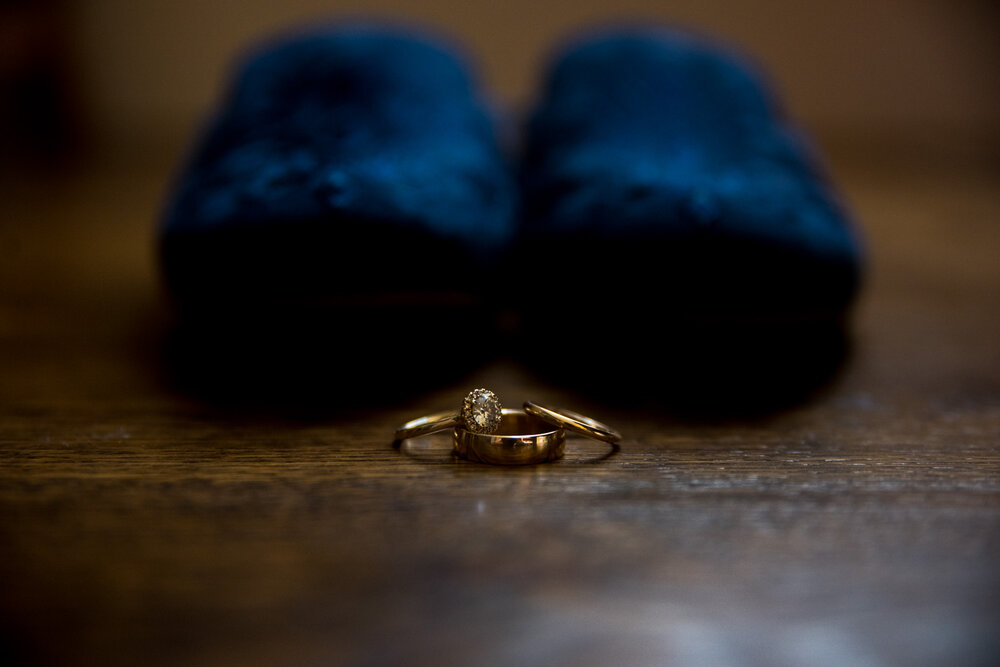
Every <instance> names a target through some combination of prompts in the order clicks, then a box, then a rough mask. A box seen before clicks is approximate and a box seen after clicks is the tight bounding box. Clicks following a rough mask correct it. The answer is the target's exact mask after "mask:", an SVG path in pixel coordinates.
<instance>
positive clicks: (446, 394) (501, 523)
mask: <svg viewBox="0 0 1000 667" xmlns="http://www.w3.org/2000/svg"><path fill="white" fill-rule="evenodd" d="M167 170H168V168H167V167H166V165H165V161H163V162H162V163H161V162H160V161H156V162H150V163H146V162H136V163H130V162H126V163H119V164H104V165H103V166H102V165H100V164H96V163H95V164H87V165H84V166H83V167H81V168H77V169H71V170H69V171H68V172H66V173H60V174H57V175H55V176H51V175H50V176H48V177H45V178H41V177H30V176H23V175H20V176H17V177H13V176H9V175H8V176H5V177H4V180H3V182H2V188H0V201H2V203H0V213H2V218H0V248H2V249H3V251H2V252H3V260H2V261H0V651H2V652H4V653H6V654H7V655H6V656H0V657H7V658H14V659H16V660H21V661H24V662H28V663H55V664H101V665H103V664H129V665H134V664H186V665H228V664H233V665H242V664H269V665H270V664H324V665H325V664H351V665H385V664H406V665H425V664H426V665H451V664H454V665H497V664H499V665H535V664H548V665H666V664H690V665H729V664H746V665H852V666H854V665H907V666H915V665H916V666H919V665H988V664H997V662H998V661H1000V631H998V628H1000V188H998V184H1000V178H998V177H997V173H996V172H995V171H991V170H990V169H987V168H986V167H984V166H982V165H979V164H974V163H971V162H965V161H962V160H958V161H937V160H933V159H923V160H918V161H916V163H908V162H907V161H906V160H902V159H900V160H898V161H896V162H894V161H892V160H887V161H883V162H882V163H881V164H880V165H879V166H875V165H873V164H872V163H870V162H867V161H860V160H857V159H847V158H842V159H839V160H837V161H836V162H835V171H836V175H837V178H838V181H839V182H840V184H841V186H842V187H843V190H844V192H845V193H846V195H847V198H848V200H849V202H850V204H851V205H852V206H853V208H854V210H855V211H856V212H857V214H858V216H859V218H861V219H862V220H863V222H864V226H865V230H866V232H867V235H868V239H869V245H870V253H871V266H872V269H871V272H870V275H869V280H868V284H867V286H866V290H865V292H864V294H863V297H862V299H861V300H860V302H859V304H858V308H857V310H856V312H855V318H854V322H853V325H852V328H851V331H852V335H851V339H852V345H851V348H850V353H849V354H848V355H847V356H846V358H845V360H844V362H843V367H842V368H841V369H840V371H839V373H837V375H836V376H835V377H834V378H833V379H832V380H831V382H830V383H829V385H828V386H826V387H823V388H821V389H818V390H817V391H815V392H813V393H812V394H810V395H809V396H808V397H807V398H806V399H804V400H802V401H799V402H794V403H788V404H785V405H781V406H778V407H777V409H774V410H771V411H767V412H758V413H756V414H749V415H741V416H739V417H732V416H729V417H727V418H722V417H718V418H710V417H707V416H705V415H704V414H701V415H691V414H685V413H684V412H683V411H679V410H677V409H674V406H672V405H670V404H668V401H667V400H666V399H661V400H659V401H658V400H657V399H656V398H655V397H654V398H650V397H648V396H643V397H634V399H635V400H634V401H633V400H632V399H633V397H632V396H630V395H629V390H630V382H631V381H630V377H631V374H632V373H641V372H643V370H644V369H631V370H629V369H622V376H621V383H620V386H618V387H616V388H615V392H616V394H617V395H618V398H619V400H616V401H607V400H605V399H603V398H600V397H598V396H597V395H595V394H593V393H589V392H587V391H584V390H580V389H579V387H576V386H574V385H571V384H570V383H560V381H559V379H558V377H554V376H551V375H541V374H538V373H537V372H536V369H534V368H533V367H531V366H530V365H529V364H525V363H519V362H516V361H512V360H510V359H505V358H500V359H497V360H494V361H490V362H489V363H487V364H485V365H484V366H483V367H481V368H477V369H473V370H472V371H471V374H469V375H466V376H458V377H454V378H451V379H448V380H445V381H439V382H434V383H432V382H430V381H428V386H427V387H425V388H423V389H421V388H420V383H419V382H415V383H414V382H411V383H409V384H408V385H406V386H405V388H397V387H388V386H387V388H386V395H385V397H384V398H383V399H381V400H380V399H379V397H378V395H377V392H376V393H375V394H373V393H372V392H370V391H369V392H368V393H366V394H363V396H364V398H363V400H358V401H354V402H345V403H344V404H343V405H342V406H341V405H338V406H326V408H327V409H317V408H316V405H311V406H309V407H303V409H301V410H295V409H291V410H290V409H288V408H289V406H288V405H287V404H285V405H282V406H280V407H279V406H278V405H277V404H274V403H272V401H271V399H272V398H273V397H274V396H276V395H283V394H285V392H284V389H285V387H280V386H279V387H273V386H272V387H270V390H271V391H270V393H268V392H264V393H263V394H260V393H258V394H255V393H254V390H253V389H250V390H247V388H246V387H241V388H238V387H232V391H233V393H234V395H233V397H232V400H227V397H226V396H224V395H220V394H224V391H222V392H220V391H216V392H214V393H213V392H204V393H199V392H197V391H191V390H190V388H191V386H192V384H191V383H190V382H189V383H187V384H185V383H184V382H178V381H177V380H176V378H173V377H172V375H171V372H170V371H171V369H170V367H171V365H172V363H173V362H172V360H173V359H175V356H176V355H177V354H178V353H177V351H176V350H175V351H174V352H173V353H170V352H168V350H169V348H170V338H171V334H170V327H169V320H168V317H167V315H166V313H165V309H164V308H163V304H162V301H161V299H160V296H159V294H158V291H157V283H156V276H155V270H154V262H153V253H152V246H151V233H152V232H151V230H152V224H153V222H152V221H153V218H154V217H155V212H156V210H157V208H158V207H159V205H160V201H161V199H162V197H163V195H164V188H165V180H166V174H167ZM565 326H566V328H567V332H572V330H573V328H575V327H585V326H589V325H588V323H581V322H573V321H568V322H566V324H565ZM406 335H407V333H406V331H405V328H403V329H401V331H400V332H399V336H406ZM371 353H372V351H370V350H369V351H365V350H360V351H357V352H356V354H359V355H364V354H371ZM171 354H173V355H175V356H171ZM180 354H184V350H183V348H182V349H181V351H180ZM261 354H262V355H264V354H267V352H266V351H261ZM429 361H432V360H415V369H414V372H416V371H417V370H419V364H420V363H423V362H429ZM255 363H256V358H255V356H254V355H253V354H249V355H247V358H246V359H245V368H244V371H247V369H250V370H249V372H248V375H252V373H253V371H252V369H253V368H254V367H255V366H254V365H255ZM302 372H303V373H308V372H309V369H302ZM294 377H295V372H292V373H290V374H289V375H288V376H286V378H285V379H284V380H283V381H284V382H288V383H289V385H288V386H287V390H288V392H287V394H286V395H288V396H295V395H298V393H300V392H298V391H297V390H298V389H300V388H299V387H296V386H295V379H294ZM418 377H419V376H418ZM289 378H291V379H289ZM314 379H315V378H314ZM647 379H648V378H647ZM345 381H346V380H345V379H343V378H339V377H336V374H335V372H333V373H332V374H331V376H330V378H329V382H330V383H331V384H338V383H342V382H345ZM384 381H385V382H387V383H388V384H392V383H391V377H386V378H384ZM726 381H727V378H725V377H720V378H719V382H720V383H725V382H726ZM195 384H197V383H195ZM474 386H488V387H491V388H494V389H495V390H496V391H497V392H498V393H499V394H500V395H501V396H502V397H504V398H505V399H506V400H507V402H508V403H510V404H516V403H518V402H519V401H521V400H524V399H526V398H531V399H534V400H538V401H542V402H551V403H555V404H557V405H565V406H566V407H570V408H574V409H577V410H579V411H583V412H588V413H591V414H592V415H593V416H595V417H598V418H601V419H604V420H606V421H608V422H610V423H611V424H612V425H614V426H616V427H617V428H618V429H619V430H621V431H622V432H623V433H624V434H625V440H624V442H623V443H622V446H621V451H620V452H618V453H617V454H615V455H612V456H606V453H607V452H606V450H605V449H604V448H603V447H602V446H600V445H598V444H597V443H594V444H590V443H589V441H581V440H572V441H570V442H569V444H568V447H567V450H568V453H567V457H566V459H565V460H563V461H560V462H556V463H552V464H547V465H540V466H536V467H529V468H520V469H508V468H496V467H489V466H482V465H476V464H471V463H468V462H464V461H456V460H452V458H451V457H450V454H449V443H448V440H447V438H444V437H437V436H435V437H428V438H425V439H421V440H416V441H411V442H409V443H408V444H407V445H406V446H405V447H403V448H402V450H400V451H397V450H394V449H393V448H392V447H391V444H390V439H391V434H392V431H393V429H394V428H395V427H396V426H397V425H398V424H399V423H401V422H403V421H405V420H407V419H409V418H412V417H415V416H418V415H421V414H424V413H427V412H431V411H438V410H442V409H447V408H450V407H452V406H454V405H455V404H456V403H457V402H458V401H459V400H460V398H461V397H462V396H463V395H464V393H465V392H466V391H467V390H468V389H470V388H472V387H474ZM392 389H395V391H392ZM307 402H308V401H307ZM292 403H294V401H292ZM292 407H293V408H294V405H293V406H292ZM709 412H711V411H709ZM5 662H7V661H5Z"/></svg>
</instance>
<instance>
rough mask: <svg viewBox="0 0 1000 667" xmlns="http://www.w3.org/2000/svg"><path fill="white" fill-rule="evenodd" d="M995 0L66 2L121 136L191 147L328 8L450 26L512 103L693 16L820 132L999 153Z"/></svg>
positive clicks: (89, 113) (86, 71) (83, 55)
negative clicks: (265, 62)
mask: <svg viewBox="0 0 1000 667" xmlns="http://www.w3.org/2000/svg"><path fill="white" fill-rule="evenodd" d="M993 4H994V3H990V2H987V1H986V0H981V1H977V0H877V1H864V0H842V1H840V2H816V1H807V2H802V1H799V0H764V1H758V2H753V1H744V0H739V1H736V2H724V1H721V0H701V1H699V0H673V1H665V2H651V1H649V0H645V1H643V0H618V1H617V2H614V3H612V2H607V1H604V2H601V1H598V0H576V1H570V0H554V1H550V2H530V1H526V0H508V1H506V2H500V1H496V0H492V1H491V0H465V1H463V2H449V1H448V0H417V1H414V2H405V1H402V0H371V1H369V2H363V3H362V2H344V1H339V2H338V1H336V0H328V1H325V2H324V1H320V0H283V1H281V2H277V1H275V0H211V1H204V0H171V1H169V2H168V1H161V2H153V1H137V0H75V1H71V2H69V3H67V4H65V5H64V7H63V9H65V11H66V26H67V34H68V39H69V43H70V46H69V48H70V50H71V52H72V54H73V63H74V65H73V68H74V70H75V78H76V81H77V87H78V89H79V95H78V97H79V99H80V102H81V106H82V108H83V111H84V117H85V118H86V119H87V126H88V127H89V128H91V129H92V130H94V131H95V132H96V136H99V137H100V138H101V140H102V141H106V142H111V143H113V144H115V145H119V146H122V145H125V146H128V145H132V146H136V145H139V144H142V143H145V142H148V141H149V140H151V139H153V138H157V139H159V140H163V141H166V142H169V144H170V145H175V144H178V143H186V142H187V140H188V138H189V136H190V134H191V132H193V131H194V130H195V129H196V128H197V126H198V123H199V122H200V120H201V119H202V118H204V116H205V115H206V114H207V113H208V111H209V110H210V109H211V108H212V106H213V105H214V104H215V103H216V101H217V100H218V96H219V93H220V90H221V87H222V85H223V83H224V82H225V80H226V75H227V73H228V71H229V67H230V66H231V64H232V62H233V60H234V58H235V57H236V56H237V55H238V54H239V53H240V52H241V51H242V50H243V49H244V48H245V47H246V45H247V44H248V43H252V42H253V41H255V40H258V39H260V38H262V37H265V36H267V35H268V34H270V33H273V32H274V31H276V30H281V29H284V28H288V27H290V26H295V25H297V24H302V23H308V22H313V21H319V20H323V19H326V18H330V17H337V16H389V17H394V18H396V19H403V20H415V21H418V22H421V23H424V24H428V25H430V26H434V27H437V28H439V29H442V30H444V31H446V32H449V33H451V34H453V35H454V36H455V37H457V38H458V40H459V41H460V42H462V43H464V44H465V45H466V47H467V49H468V50H469V51H470V52H472V53H473V54H475V55H476V56H477V58H478V65H479V67H480V71H481V73H482V76H483V78H484V80H485V82H486V84H487V85H488V86H489V89H490V90H491V91H492V92H493V93H494V94H495V95H496V96H498V97H499V98H500V99H501V100H503V101H505V102H506V103H509V104H511V105H514V107H515V108H524V106H525V105H526V104H527V102H528V101H529V100H530V98H531V95H532V91H533V90H534V88H535V86H536V84H537V80H538V76H539V73H540V71H541V67H542V65H543V63H544V62H545V60H546V57H547V55H548V53H549V52H550V50H551V49H552V47H553V45H554V44H556V43H558V41H559V40H561V39H563V38H564V37H565V36H566V35H568V34H571V33H572V32H573V31H574V30H578V29H580V28H581V27H585V26H590V25H593V24H595V23H600V22H604V21H608V20H615V19H625V18H631V19H639V20H641V21H650V22H672V23H677V24H681V25H686V26H690V27H693V28H695V29H698V30H700V31H703V32H708V33H711V34H715V35H717V36H719V37H722V38H724V39H726V40H728V41H729V42H731V43H733V44H735V45H737V46H738V47H740V48H742V49H743V50H744V51H746V52H748V53H750V54H752V55H753V56H754V57H755V58H756V59H757V60H758V61H759V62H761V63H762V64H763V65H764V66H765V67H766V68H767V69H768V70H769V71H770V73H771V75H772V77H773V79H774V80H775V81H776V82H777V84H778V86H779V87H780V89H781V91H782V94H783V97H784V100H785V103H786V105H787V107H788V108H789V110H790V111H791V113H792V114H793V115H794V116H795V117H796V118H797V119H798V120H799V121H800V122H801V123H803V124H804V125H806V126H807V127H808V128H809V129H811V130H813V131H814V132H817V133H818V134H819V135H820V136H821V137H826V138H829V137H835V138H837V139H838V140H842V139H843V138H844V137H846V138H847V141H848V143H853V144H856V146H855V147H856V148H858V149H864V148H865V147H866V144H867V143H868V142H875V143H878V142H882V143H885V141H884V140H885V138H886V137H890V138H902V139H904V140H905V141H907V142H911V143H912V142H914V141H915V142H917V143H920V142H922V141H929V142H931V143H938V144H941V143H943V144H946V145H948V146H951V147H958V148H960V149H963V150H964V149H968V150H973V151H983V150H989V151H993V150H994V149H995V143H994V135H995V127H997V126H998V119H1000V85H998V80H997V67H996V66H997V64H998V63H1000V46H998V43H1000V40H998V39H997V27H998V24H997V21H996V20H995V19H996V17H997V15H998V11H997V10H996V9H995V8H994V6H993ZM876 137H877V138H878V141H876ZM890 143H891V142H890ZM873 145H874V144H873Z"/></svg>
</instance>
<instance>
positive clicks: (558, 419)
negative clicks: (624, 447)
mask: <svg viewBox="0 0 1000 667" xmlns="http://www.w3.org/2000/svg"><path fill="white" fill-rule="evenodd" d="M524 411H525V412H526V413H528V414H529V415H533V416H535V417H538V418H539V419H541V420H542V421H544V422H547V423H549V424H552V425H553V426H558V427H559V428H564V429H566V430H567V431H573V432H574V433H579V434H580V435H585V436H587V437H588V438H594V439H595V440H602V441H604V442H606V443H608V444H610V445H615V444H617V443H618V441H619V440H621V439H622V436H621V433H619V432H618V431H616V430H614V429H613V428H611V427H610V426H608V425H607V424H604V423H601V422H599V421H597V420H596V419H591V418H590V417H585V416H583V415H581V414H579V413H577V412H573V411H572V410H563V409H561V408H550V407H546V406H544V405H539V404H538V403H532V402H531V401H525V402H524Z"/></svg>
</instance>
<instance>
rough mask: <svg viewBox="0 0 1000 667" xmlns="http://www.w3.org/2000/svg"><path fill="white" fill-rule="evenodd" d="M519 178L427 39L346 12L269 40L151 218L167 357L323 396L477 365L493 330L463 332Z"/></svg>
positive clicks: (449, 60)
mask: <svg viewBox="0 0 1000 667" xmlns="http://www.w3.org/2000/svg"><path fill="white" fill-rule="evenodd" d="M515 193H516V188H515V185H514V177H513V173H512V170H511V169H510V167H509V163H508V161H507V159H506V157H505V156H504V155H503V154H502V153H501V151H500V149H499V147H498V144H497V140H496V137H495V133H494V127H493V119H492V118H491V116H490V113H489V111H488V109H487V107H486V105H485V104H484V103H483V101H482V100H481V98H480V97H479V95H478V93H477V92H476V90H475V88H474V84H473V81H472V79H471V77H470V74H469V72H468V71H467V68H466V67H465V65H464V64H463V62H462V61H461V60H460V58H459V57H458V56H456V55H455V54H454V53H453V51H452V49H450V48H449V47H448V46H446V45H444V44H442V43H441V41H440V40H438V39H436V38H431V37H427V36H424V35H421V34H419V33H415V32H414V31H412V30H404V29H395V28H387V27H374V26H370V25H341V26H337V27H333V28H329V29H322V30H313V31H310V32H307V33H302V34H297V35H293V36H291V37H289V38H287V39H284V40H280V41H277V42H274V43H271V44H268V45H266V46H265V47H263V48H261V49H259V50H257V51H256V52H254V53H252V54H251V55H250V56H249V57H248V58H247V59H246V60H245V62H244V63H243V65H242V67H241V68H240V70H239V72H238V73H237V75H236V77H235V80H234V82H233V84H232V86H231V88H230V90H229V93H228V95H227V97H226V98H225V100H224V103H223V104H222V106H221V110H220V111H219V113H218V114H217V115H216V117H215V118H214V120H213V121H212V122H211V124H210V125H209V127H208V129H207V131H206V133H205V134H204V136H203V137H202V138H201V140H200V142H199V144H198V146H197V147H196V150H195V151H194V153H193V155H192V157H191V159H190V160H189V161H188V163H187V164H186V165H185V166H184V167H183V169H182V171H181V173H180V176H179V179H178V182H177V184H176V187H175V188H174V191H173V195H172V197H171V198H170V201H169V204H168V206H167V208H166V212H165V215H164V218H163V222H162V225H161V226H160V229H159V236H158V245H159V253H160V260H161V266H162V273H163V276H164V282H165V284H166V286H167V288H168V292H169V294H170V295H171V296H172V298H173V301H174V302H175V303H176V304H177V306H178V309H179V311H180V313H181V317H180V318H179V320H180V322H181V325H180V328H179V332H180V333H179V334H177V335H176V336H175V338H176V339H177V340H179V341H182V342H181V343H178V344H175V345H172V348H171V349H172V350H173V351H174V352H173V353H171V354H170V355H169V356H170V364H169V365H170V368H171V372H172V373H173V372H175V371H177V370H178V369H180V370H181V372H182V373H183V369H184V368H187V369H189V370H191V371H192V373H191V374H190V375H192V376H193V377H192V378H190V380H191V381H190V382H189V383H188V384H194V385H198V387H196V388H198V389H200V388H203V387H204V386H206V385H207V384H208V383H209V381H210V380H211V379H213V378H224V379H225V380H226V386H222V387H220V389H219V392H218V393H220V394H231V393H232V392H234V391H242V390H243V389H244V387H245V386H246V383H251V384H253V385H254V386H256V387H257V388H258V389H269V388H271V387H280V389H279V391H282V392H287V391H289V390H295V393H296V394H297V395H299V396H301V395H306V396H313V397H315V398H316V399H317V400H322V398H321V396H325V395H326V393H327V392H328V391H329V390H330V389H331V388H335V387H339V388H340V389H339V390H340V391H341V393H342V394H346V393H351V394H352V395H353V396H354V397H355V398H358V397H359V396H358V395H359V394H360V392H361V388H362V387H361V385H363V384H364V383H369V384H371V388H372V390H373V391H374V392H376V393H378V394H379V395H380V396H382V397H385V396H387V395H388V394H391V393H392V392H393V391H395V390H398V389H399V388H400V387H401V386H404V385H410V386H417V387H421V388H423V390H426V389H427V388H428V387H429V386H432V384H433V383H434V379H433V378H432V377H430V376H431V375H433V374H434V373H437V372H440V371H441V370H442V369H443V368H444V367H446V366H449V365H454V363H455V361H456V360H458V359H463V360H464V361H465V362H466V363H468V364H472V365H475V364H478V363H482V361H483V360H485V359H486V358H488V357H487V356H486V355H484V354H483V353H482V350H487V351H488V350H492V349H495V346H491V345H488V344H487V345H483V346H482V349H481V350H479V351H478V352H475V353H470V354H467V355H463V354H462V351H461V346H462V345H464V344H469V343H471V340H472V338H473V337H472V336H470V333H469V332H470V331H475V332H478V335H479V336H480V340H482V339H483V338H485V337H486V335H487V334H488V333H489V332H491V331H492V309H491V307H490V303H489V302H488V295H489V294H490V292H491V288H490V280H491V277H492V276H494V275H496V274H495V273H494V272H493V271H492V269H493V268H494V267H495V263H496V261H497V259H498V257H499V256H500V255H501V254H502V252H503V250H504V249H505V247H506V246H507V243H508V242H509V239H510V237H511V236H512V234H513V232H514V219H513V212H514V208H515ZM426 358H433V359H436V361H435V362H434V363H431V364H427V367H425V368H420V369H419V370H418V369H410V370H406V371H404V370H403V369H404V368H409V367H410V366H411V365H412V364H414V363H417V360H420V359H426ZM305 378H310V379H311V381H310V382H306V381H304V379H305ZM265 385H266V386H265ZM317 388H323V389H325V390H326V391H320V392H317ZM334 391H335V392H336V391H338V390H337V389H334ZM362 400H363V399H362Z"/></svg>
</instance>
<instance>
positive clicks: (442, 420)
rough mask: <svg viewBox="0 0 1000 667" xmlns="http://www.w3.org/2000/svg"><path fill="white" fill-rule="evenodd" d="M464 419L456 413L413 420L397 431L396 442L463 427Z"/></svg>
mask: <svg viewBox="0 0 1000 667" xmlns="http://www.w3.org/2000/svg"><path fill="white" fill-rule="evenodd" d="M461 423H462V417H461V415H459V414H458V413H457V412H455V411H453V410H452V411H448V412H438V413H435V414H433V415H427V416H426V417H419V418H418V419H411V420H410V421H408V422H406V423H405V424H403V425H402V426H400V427H399V428H397V429H396V433H395V436H394V440H395V441H396V442H399V441H401V440H406V439H407V438H419V437H420V436H422V435H430V434H431V433H437V432H439V431H447V430H448V429H450V428H454V427H456V426H459V425H461Z"/></svg>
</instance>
